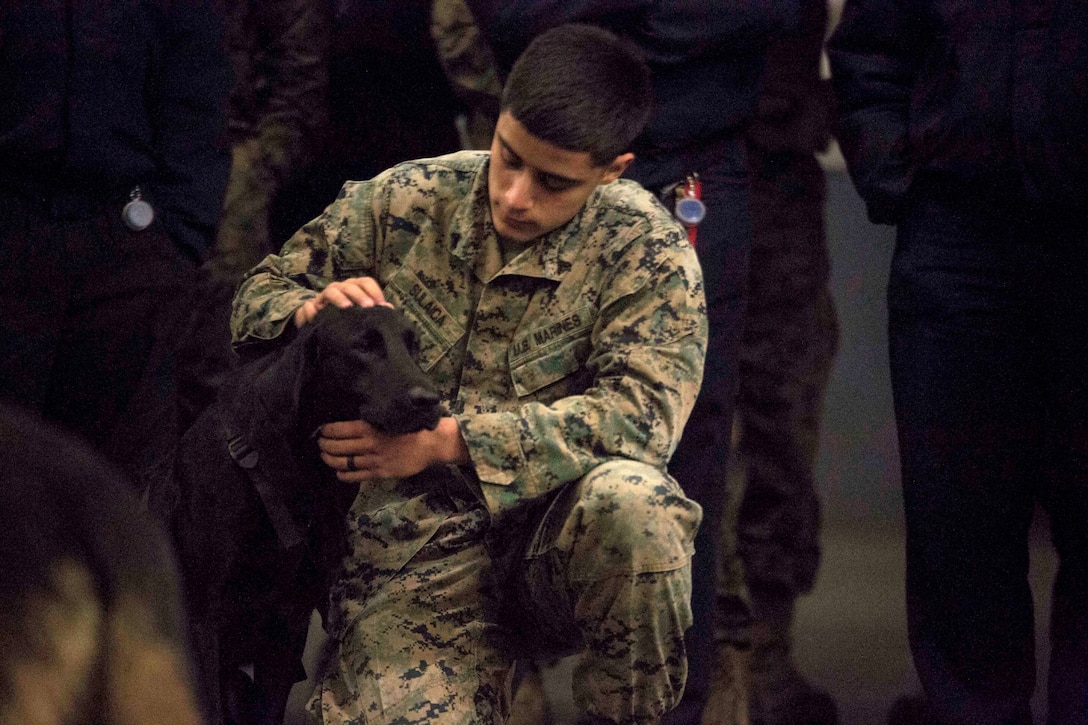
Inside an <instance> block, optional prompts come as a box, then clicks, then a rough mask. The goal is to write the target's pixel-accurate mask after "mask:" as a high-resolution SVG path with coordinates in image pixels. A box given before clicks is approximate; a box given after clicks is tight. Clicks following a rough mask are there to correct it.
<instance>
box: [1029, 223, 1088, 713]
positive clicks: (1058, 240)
mask: <svg viewBox="0 0 1088 725" xmlns="http://www.w3.org/2000/svg"><path fill="white" fill-rule="evenodd" d="M1054 217H1055V215H1053V214H1044V215H1041V216H1040V217H1039V218H1037V219H1035V220H1033V221H1036V222H1037V223H1036V224H1034V225H1033V226H1034V230H1033V231H1034V233H1035V236H1036V238H1037V240H1038V244H1039V245H1040V247H1041V249H1042V250H1045V251H1044V252H1043V253H1044V254H1045V255H1046V256H1047V260H1048V264H1047V267H1046V277H1045V279H1046V281H1047V284H1046V285H1045V288H1044V292H1045V294H1046V295H1047V296H1046V298H1045V304H1046V321H1047V324H1046V326H1045V329H1046V332H1047V345H1046V350H1047V356H1046V364H1047V367H1046V378H1045V379H1046V401H1047V407H1046V416H1047V417H1046V426H1047V439H1046V448H1045V449H1044V453H1043V461H1044V462H1045V465H1046V466H1047V474H1048V475H1047V477H1046V479H1045V481H1046V483H1045V485H1044V487H1043V491H1042V494H1041V500H1042V502H1043V505H1044V506H1045V508H1046V510H1047V512H1048V513H1049V516H1050V528H1051V533H1052V536H1053V540H1054V545H1055V547H1056V549H1057V551H1058V557H1059V567H1058V574H1057V577H1056V579H1055V581H1054V588H1053V597H1052V600H1051V616H1050V646H1051V651H1050V674H1049V681H1048V694H1049V697H1048V700H1049V715H1048V720H1047V722H1048V723H1050V724H1051V725H1084V724H1085V723H1088V525H1086V523H1085V522H1088V334H1086V332H1085V327H1084V320H1085V319H1088V287H1086V286H1085V284H1084V280H1085V278H1086V277H1088V244H1086V242H1088V233H1086V231H1085V229H1086V227H1085V225H1084V223H1083V220H1067V219H1060V218H1054Z"/></svg>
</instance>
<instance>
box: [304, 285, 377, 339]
mask: <svg viewBox="0 0 1088 725" xmlns="http://www.w3.org/2000/svg"><path fill="white" fill-rule="evenodd" d="M326 305H336V306H337V307H351V306H352V305H358V306H359V307H374V306H375V305H383V306H385V307H392V306H393V305H391V304H389V303H388V302H386V301H385V295H384V294H383V293H382V288H381V285H379V284H378V281H377V280H376V279H374V278H373V277H351V278H349V279H345V280H344V281H343V282H332V283H330V284H329V286H328V287H326V288H325V289H323V290H321V292H320V293H319V294H318V295H317V297H313V298H311V299H309V300H307V301H306V303H305V304H303V305H302V307H299V308H298V309H297V310H295V327H302V326H303V325H305V324H306V323H307V322H309V321H310V320H312V319H314V315H316V314H317V311H318V310H320V309H321V308H322V307H324V306H326Z"/></svg>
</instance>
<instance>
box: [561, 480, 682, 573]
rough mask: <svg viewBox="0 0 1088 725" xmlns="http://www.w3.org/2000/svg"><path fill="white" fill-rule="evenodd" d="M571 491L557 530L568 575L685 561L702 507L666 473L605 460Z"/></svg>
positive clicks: (654, 568)
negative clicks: (564, 550)
mask: <svg viewBox="0 0 1088 725" xmlns="http://www.w3.org/2000/svg"><path fill="white" fill-rule="evenodd" d="M576 491H577V498H576V500H575V503H574V506H573V509H572V511H571V515H570V516H569V517H568V519H567V522H566V526H565V527H564V529H563V533H562V536H563V537H566V538H567V541H566V542H565V543H566V544H567V545H568V547H569V548H568V550H569V551H570V553H571V559H570V567H569V576H570V578H571V579H572V580H582V581H585V580H596V579H603V578H606V577H609V576H621V575H632V574H644V573H649V572H660V571H671V570H674V569H678V568H681V567H683V566H686V565H687V563H688V561H689V559H690V558H691V555H692V553H693V551H694V547H693V542H694V539H695V532H696V531H697V530H698V528H699V522H700V520H701V519H702V509H701V508H700V507H699V504H697V503H695V502H694V501H692V500H691V499H689V498H687V497H686V496H684V493H683V491H682V490H681V489H680V486H679V484H678V483H677V482H676V481H675V480H674V479H673V478H672V477H670V476H669V475H668V474H666V473H664V472H662V471H661V470H659V469H657V468H654V467H652V466H649V465H646V464H644V463H638V462H636V461H610V462H608V463H604V464H602V465H600V466H598V467H596V468H594V469H593V470H592V471H590V472H589V473H588V474H587V475H586V476H585V477H584V478H582V480H581V481H579V482H578V483H577V484H576ZM561 546H562V545H561ZM564 548H566V547H564Z"/></svg>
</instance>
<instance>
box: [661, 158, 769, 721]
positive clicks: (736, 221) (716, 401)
mask: <svg viewBox="0 0 1088 725" xmlns="http://www.w3.org/2000/svg"><path fill="white" fill-rule="evenodd" d="M742 146H743V141H741V140H740V139H737V140H736V142H735V143H730V144H726V146H725V151H724V152H723V154H724V156H723V158H722V159H715V160H709V161H707V162H705V163H704V165H702V166H701V167H699V168H698V169H696V170H698V171H699V174H700V179H701V180H702V182H703V186H702V188H703V201H704V203H705V204H706V207H707V214H706V218H705V219H704V220H703V222H702V223H701V224H700V225H699V227H698V234H697V238H696V245H695V249H696V252H697V253H698V255H699V262H700V264H701V266H702V269H703V278H704V282H705V285H706V299H707V317H708V321H709V340H708V343H707V354H706V367H705V373H704V376H703V384H702V388H701V390H700V392H699V396H698V398H697V399H696V401H695V408H694V410H693V411H692V414H691V418H690V419H689V420H688V423H687V425H686V426H685V428H684V434H683V436H682V437H681V439H680V444H679V445H678V446H677V449H676V452H675V453H674V454H673V456H672V459H671V460H670V462H669V473H670V474H671V475H672V476H673V477H675V478H676V480H677V481H679V482H680V485H681V486H682V487H683V489H684V494H685V495H686V496H688V498H691V499H692V500H694V501H696V502H697V503H698V504H699V505H700V506H701V507H702V508H703V525H702V526H701V527H700V529H699V533H698V535H697V537H696V540H695V557H694V559H693V560H692V601H691V606H692V614H693V616H694V622H693V624H692V627H691V629H690V630H688V635H687V642H688V656H689V677H688V689H687V691H686V693H685V697H684V700H685V703H684V705H683V706H681V708H679V709H677V710H676V711H675V712H673V713H672V714H670V715H669V716H668V718H667V721H668V722H670V723H673V725H680V724H681V723H694V722H698V720H699V717H700V713H701V711H702V709H703V704H704V703H705V701H706V699H707V697H708V696H709V694H710V689H711V681H712V679H713V677H714V674H715V672H716V670H717V659H718V653H717V651H716V648H715V647H713V646H711V644H710V643H712V642H713V641H714V629H715V625H714V620H715V617H716V616H717V615H716V610H717V605H716V589H717V585H716V581H717V572H718V556H719V539H720V536H721V525H722V517H723V515H724V512H725V507H726V498H727V492H726V487H727V485H728V482H727V479H728V477H727V470H728V465H729V455H730V448H731V446H732V425H733V424H732V421H733V412H734V406H735V399H736V392H737V375H738V370H737V357H738V354H739V350H740V342H741V335H742V329H743V323H744V306H745V288H746V286H747V277H748V254H749V247H750V244H751V235H752V230H751V217H750V209H749V181H748V176H747V167H746V163H747V162H746V160H745V156H744V152H743V149H742V148H741V147H742ZM737 606H738V607H741V608H743V607H744V604H743V602H741V601H738V602H737Z"/></svg>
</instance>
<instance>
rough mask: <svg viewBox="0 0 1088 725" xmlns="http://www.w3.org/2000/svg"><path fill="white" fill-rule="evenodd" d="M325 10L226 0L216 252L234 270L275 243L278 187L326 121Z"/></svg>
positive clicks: (303, 159) (315, 2) (291, 0)
mask: <svg viewBox="0 0 1088 725" xmlns="http://www.w3.org/2000/svg"><path fill="white" fill-rule="evenodd" d="M330 16H331V9H330V5H329V3H328V1H327V0H272V1H271V2H237V3H233V4H232V5H231V9H230V16H229V18H228V25H227V43H228V47H229V50H230V60H231V68H232V70H233V71H234V89H233V91H232V93H231V99H230V111H229V124H230V133H231V154H232V161H231V171H230V182H229V184H228V186H227V195H226V199H225V201H224V205H223V215H222V218H221V220H220V226H219V235H218V239H217V241H216V255H217V257H218V262H217V263H218V264H219V265H221V266H222V267H223V268H224V269H228V270H232V271H234V272H236V273H237V274H239V275H240V274H241V273H242V272H244V271H245V270H247V269H249V268H250V267H252V266H253V265H254V264H256V263H257V262H258V261H260V259H261V258H262V257H264V256H265V255H266V254H269V253H271V252H274V251H275V250H276V249H277V248H278V245H279V240H277V239H274V238H273V235H272V233H271V231H270V229H271V227H270V224H271V219H272V208H273V203H274V202H275V200H276V195H277V194H278V193H279V190H280V189H281V188H282V187H283V185H284V184H285V183H286V182H287V181H289V180H290V179H291V178H292V177H294V176H296V175H297V174H298V173H299V171H300V170H301V169H303V168H305V167H306V165H307V164H308V163H310V161H311V160H312V157H313V154H314V151H315V149H316V148H317V146H316V143H317V141H318V139H319V138H320V137H321V135H322V133H323V132H324V130H325V127H326V125H327V122H328V100H327V94H328V86H329V67H328V62H329V52H328V47H329V41H328V38H329V34H330Z"/></svg>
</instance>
